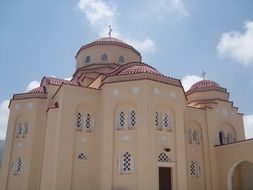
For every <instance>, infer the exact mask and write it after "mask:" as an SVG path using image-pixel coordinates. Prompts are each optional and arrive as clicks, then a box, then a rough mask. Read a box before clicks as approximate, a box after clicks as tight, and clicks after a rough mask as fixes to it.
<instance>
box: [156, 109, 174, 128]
mask: <svg viewBox="0 0 253 190" xmlns="http://www.w3.org/2000/svg"><path fill="white" fill-rule="evenodd" d="M155 126H156V128H157V129H158V130H163V128H164V129H165V130H166V131H169V132H171V131H172V129H173V116H172V114H171V112H165V113H161V112H158V111H156V113H155Z"/></svg>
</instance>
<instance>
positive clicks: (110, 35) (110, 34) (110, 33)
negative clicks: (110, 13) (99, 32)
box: [108, 25, 112, 38]
mask: <svg viewBox="0 0 253 190" xmlns="http://www.w3.org/2000/svg"><path fill="white" fill-rule="evenodd" d="M108 35H109V38H110V37H112V26H111V25H109V32H108Z"/></svg>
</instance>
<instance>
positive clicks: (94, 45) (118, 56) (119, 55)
mask: <svg viewBox="0 0 253 190" xmlns="http://www.w3.org/2000/svg"><path fill="white" fill-rule="evenodd" d="M76 62H77V63H76V68H77V69H78V68H82V67H84V66H86V65H88V64H93V63H106V64H108V63H116V64H126V63H130V62H141V54H140V52H138V51H137V50H136V49H135V48H134V47H133V46H131V45H129V44H127V43H126V42H124V41H122V40H119V39H117V38H113V37H104V38H99V39H97V40H95V41H93V42H91V43H89V44H86V45H84V46H82V47H81V48H80V49H79V51H78V52H77V54H76Z"/></svg>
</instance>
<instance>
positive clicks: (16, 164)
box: [13, 157, 23, 175]
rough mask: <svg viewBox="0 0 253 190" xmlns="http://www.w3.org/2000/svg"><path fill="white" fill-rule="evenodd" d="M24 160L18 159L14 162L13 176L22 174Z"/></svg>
mask: <svg viewBox="0 0 253 190" xmlns="http://www.w3.org/2000/svg"><path fill="white" fill-rule="evenodd" d="M22 165H23V163H22V159H21V157H18V158H17V159H16V160H15V161H14V162H13V174H14V175H18V174H20V173H21V170H22Z"/></svg>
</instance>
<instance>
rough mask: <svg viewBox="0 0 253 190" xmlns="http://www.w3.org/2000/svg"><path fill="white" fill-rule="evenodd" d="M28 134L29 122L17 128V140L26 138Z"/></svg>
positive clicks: (19, 124)
mask: <svg viewBox="0 0 253 190" xmlns="http://www.w3.org/2000/svg"><path fill="white" fill-rule="evenodd" d="M27 133H28V124H27V122H23V123H18V125H17V126H16V138H25V136H26V135H27Z"/></svg>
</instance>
